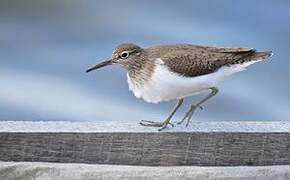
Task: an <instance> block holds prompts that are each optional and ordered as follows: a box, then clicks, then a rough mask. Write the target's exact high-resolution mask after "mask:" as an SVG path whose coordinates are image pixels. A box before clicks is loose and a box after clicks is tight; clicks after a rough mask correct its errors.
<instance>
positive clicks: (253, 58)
mask: <svg viewBox="0 0 290 180" xmlns="http://www.w3.org/2000/svg"><path fill="white" fill-rule="evenodd" d="M272 55H273V53H272V51H263V52H254V53H252V54H251V55H250V56H249V60H250V61H256V60H264V59H268V58H269V57H271V56H272Z"/></svg>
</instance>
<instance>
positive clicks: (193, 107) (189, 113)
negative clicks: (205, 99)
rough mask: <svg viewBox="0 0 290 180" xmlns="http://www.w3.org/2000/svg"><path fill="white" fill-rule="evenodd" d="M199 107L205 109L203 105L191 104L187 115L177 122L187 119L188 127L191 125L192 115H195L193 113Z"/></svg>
mask: <svg viewBox="0 0 290 180" xmlns="http://www.w3.org/2000/svg"><path fill="white" fill-rule="evenodd" d="M197 108H199V109H201V110H202V109H203V107H202V106H200V105H194V104H193V105H191V106H190V109H189V110H188V111H187V113H186V114H185V116H184V117H183V118H182V120H181V121H179V122H178V123H177V124H182V123H183V122H184V121H185V120H187V121H186V125H185V126H186V127H187V126H188V125H189V122H190V119H191V117H192V115H193V113H194V111H195V110H196V109H197Z"/></svg>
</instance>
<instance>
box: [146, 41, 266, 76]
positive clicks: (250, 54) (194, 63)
mask: <svg viewBox="0 0 290 180" xmlns="http://www.w3.org/2000/svg"><path fill="white" fill-rule="evenodd" d="M146 50H147V51H148V52H149V53H148V54H149V58H151V59H157V58H160V59H162V61H163V62H164V63H165V65H167V66H168V67H169V68H170V69H171V70H172V71H173V72H176V73H179V74H182V75H184V76H188V77H194V76H199V75H204V74H209V73H212V72H215V71H217V70H218V69H219V68H221V67H223V66H230V65H234V64H243V63H247V62H251V61H257V60H262V59H267V58H268V57H270V56H271V55H272V52H271V51H265V52H257V51H256V50H255V49H251V48H224V47H222V48H220V47H209V46H199V45H190V44H176V45H161V46H155V47H150V48H147V49H146Z"/></svg>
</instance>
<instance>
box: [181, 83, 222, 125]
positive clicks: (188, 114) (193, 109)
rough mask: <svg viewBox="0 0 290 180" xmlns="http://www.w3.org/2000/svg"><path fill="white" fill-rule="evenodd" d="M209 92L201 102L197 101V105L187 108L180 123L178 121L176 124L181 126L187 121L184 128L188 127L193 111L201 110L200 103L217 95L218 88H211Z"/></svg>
mask: <svg viewBox="0 0 290 180" xmlns="http://www.w3.org/2000/svg"><path fill="white" fill-rule="evenodd" d="M210 90H211V92H210V93H209V94H208V95H207V96H206V97H205V98H203V99H202V100H201V101H199V102H198V103H197V104H192V105H191V106H190V108H189V110H188V111H187V113H186V115H185V116H184V117H183V118H182V120H181V121H179V122H178V123H177V124H181V123H183V122H184V121H185V120H186V119H187V122H186V127H187V126H188V124H189V122H190V119H191V117H192V115H193V113H194V111H195V110H196V108H198V107H199V108H201V109H202V107H201V106H200V105H201V104H202V103H204V102H205V101H207V100H208V99H210V98H211V97H213V96H215V95H216V94H217V93H218V88H216V87H212V88H210Z"/></svg>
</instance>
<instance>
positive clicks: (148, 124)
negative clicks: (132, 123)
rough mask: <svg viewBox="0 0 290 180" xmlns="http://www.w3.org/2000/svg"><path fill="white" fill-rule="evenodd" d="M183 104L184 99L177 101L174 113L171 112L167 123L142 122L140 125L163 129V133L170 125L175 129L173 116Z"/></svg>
mask: <svg viewBox="0 0 290 180" xmlns="http://www.w3.org/2000/svg"><path fill="white" fill-rule="evenodd" d="M182 103H183V99H179V100H178V101H177V103H176V105H175V107H174V109H173V111H172V112H171V114H170V115H169V116H168V118H167V119H166V120H165V121H163V122H154V121H147V120H141V122H140V124H141V125H142V126H151V127H161V128H160V129H159V131H161V130H163V129H164V128H166V127H167V125H168V124H170V125H171V126H172V127H173V124H172V123H171V122H170V120H171V118H172V117H173V115H174V114H175V113H176V111H177V110H178V108H179V107H180V106H181V105H182Z"/></svg>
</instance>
